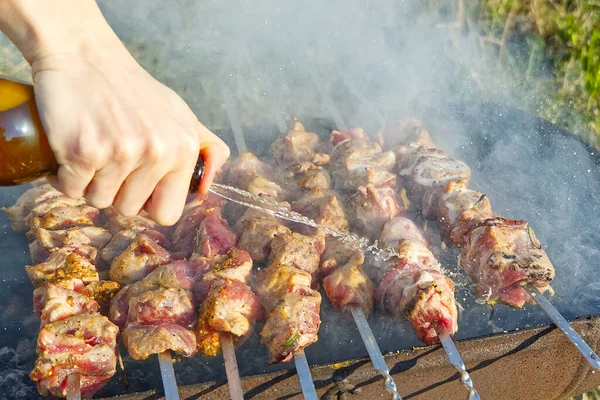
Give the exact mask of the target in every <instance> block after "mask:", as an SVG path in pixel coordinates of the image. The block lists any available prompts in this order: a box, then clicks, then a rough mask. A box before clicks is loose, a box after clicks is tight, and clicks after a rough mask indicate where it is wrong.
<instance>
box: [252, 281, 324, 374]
mask: <svg viewBox="0 0 600 400" xmlns="http://www.w3.org/2000/svg"><path fill="white" fill-rule="evenodd" d="M320 309H321V295H320V294H319V292H317V291H315V290H312V289H308V288H307V289H302V290H297V291H294V292H289V293H286V294H285V295H284V296H283V298H282V299H281V301H280V302H279V303H277V305H276V306H275V308H273V309H272V310H271V311H270V312H269V315H268V317H267V321H266V323H265V326H264V327H263V329H262V331H261V332H260V337H261V342H262V343H263V344H264V345H265V346H267V348H268V349H269V354H270V355H271V358H270V359H269V361H268V362H269V364H273V363H282V362H288V361H290V360H291V359H292V357H293V355H294V351H297V350H301V349H304V348H305V347H307V346H309V345H310V344H312V343H314V342H316V341H317V340H318V336H317V333H318V331H319V327H320V325H321V319H320V316H319V312H320Z"/></svg>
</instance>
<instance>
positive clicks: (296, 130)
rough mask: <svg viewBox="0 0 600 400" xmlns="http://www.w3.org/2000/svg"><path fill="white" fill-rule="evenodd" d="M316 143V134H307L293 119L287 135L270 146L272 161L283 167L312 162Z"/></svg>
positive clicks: (317, 139) (302, 126) (317, 140)
mask: <svg viewBox="0 0 600 400" xmlns="http://www.w3.org/2000/svg"><path fill="white" fill-rule="evenodd" d="M318 142H319V137H318V136H317V134H316V133H313V132H307V131H306V129H305V128H304V125H302V123H300V121H298V120H297V119H296V118H294V119H293V121H292V123H291V125H290V128H289V130H288V131H287V133H286V134H285V135H284V136H281V137H279V138H278V139H277V140H276V141H275V142H273V144H272V145H271V153H272V154H273V160H274V161H275V162H276V163H278V164H280V165H283V166H288V165H291V164H295V163H298V162H302V161H312V160H313V158H314V156H315V147H316V146H317V144H318Z"/></svg>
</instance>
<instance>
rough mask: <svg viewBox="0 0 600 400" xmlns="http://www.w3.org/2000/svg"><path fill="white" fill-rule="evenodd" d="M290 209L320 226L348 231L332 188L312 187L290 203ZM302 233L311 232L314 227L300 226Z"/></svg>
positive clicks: (338, 201)
mask: <svg viewBox="0 0 600 400" xmlns="http://www.w3.org/2000/svg"><path fill="white" fill-rule="evenodd" d="M292 210H294V211H296V212H298V213H300V214H302V215H305V216H307V217H308V218H310V219H312V220H313V221H315V222H316V223H317V224H319V225H320V226H325V227H329V228H334V229H338V230H341V231H348V229H349V228H350V226H349V224H348V219H347V218H346V213H345V211H344V209H343V207H342V203H341V201H340V199H339V198H338V196H337V195H336V194H335V192H333V191H332V190H320V189H313V190H311V191H310V192H309V193H306V194H304V195H303V196H302V197H301V198H300V199H299V200H297V201H295V202H293V203H292ZM299 229H301V230H302V233H306V234H311V233H314V231H315V229H314V228H310V227H301V228H299Z"/></svg>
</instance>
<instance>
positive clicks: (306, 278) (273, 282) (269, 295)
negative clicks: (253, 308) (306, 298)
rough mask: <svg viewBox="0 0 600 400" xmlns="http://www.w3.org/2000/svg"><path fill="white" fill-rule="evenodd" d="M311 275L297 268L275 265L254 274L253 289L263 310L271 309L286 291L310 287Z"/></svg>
mask: <svg viewBox="0 0 600 400" xmlns="http://www.w3.org/2000/svg"><path fill="white" fill-rule="evenodd" d="M311 285H312V276H311V275H310V274H309V273H308V272H306V271H303V270H301V269H299V268H295V267H290V266H287V265H276V266H271V267H268V268H264V269H261V270H260V271H258V273H257V274H256V280H255V283H254V289H255V290H256V293H257V294H258V296H259V297H260V299H261V301H262V304H263V306H264V307H265V310H267V311H271V310H272V309H273V308H274V307H275V306H276V305H277V303H279V302H280V301H281V299H282V298H283V297H284V296H285V294H286V293H290V292H296V291H298V290H304V289H306V288H310V287H311Z"/></svg>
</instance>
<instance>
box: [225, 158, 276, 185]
mask: <svg viewBox="0 0 600 400" xmlns="http://www.w3.org/2000/svg"><path fill="white" fill-rule="evenodd" d="M274 175H275V174H274V170H273V168H272V167H271V166H270V165H268V164H266V163H265V162H263V161H261V160H260V159H259V158H258V157H256V156H255V155H254V154H252V153H249V152H245V153H242V154H240V155H239V156H238V157H237V158H236V159H235V160H234V161H233V162H232V163H231V166H230V168H229V178H228V183H229V185H231V186H233V187H237V188H241V189H246V188H248V184H249V183H250V181H251V180H252V179H254V178H255V177H257V176H261V177H264V178H266V179H267V180H273V178H274Z"/></svg>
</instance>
